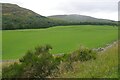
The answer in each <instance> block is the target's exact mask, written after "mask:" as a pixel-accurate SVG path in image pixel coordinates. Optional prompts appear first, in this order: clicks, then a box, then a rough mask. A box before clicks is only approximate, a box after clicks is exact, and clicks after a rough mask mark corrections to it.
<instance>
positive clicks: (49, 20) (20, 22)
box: [2, 3, 116, 30]
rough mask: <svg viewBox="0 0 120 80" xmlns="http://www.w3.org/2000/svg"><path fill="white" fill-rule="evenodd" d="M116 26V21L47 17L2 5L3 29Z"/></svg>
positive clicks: (91, 18)
mask: <svg viewBox="0 0 120 80" xmlns="http://www.w3.org/2000/svg"><path fill="white" fill-rule="evenodd" d="M84 24H85V25H116V22H115V21H111V20H104V19H97V18H93V17H89V16H82V15H56V16H49V17H45V16H42V15H39V14H37V13H35V12H33V11H31V10H28V9H25V8H22V7H20V6H18V5H16V4H10V3H2V29H3V30H14V29H36V28H48V27H52V26H60V25H84Z"/></svg>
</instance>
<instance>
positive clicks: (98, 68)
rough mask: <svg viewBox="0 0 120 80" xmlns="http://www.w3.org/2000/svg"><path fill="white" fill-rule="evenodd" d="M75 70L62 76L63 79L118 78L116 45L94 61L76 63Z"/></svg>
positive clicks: (100, 54)
mask: <svg viewBox="0 0 120 80" xmlns="http://www.w3.org/2000/svg"><path fill="white" fill-rule="evenodd" d="M74 67H75V69H74V70H73V71H71V72H67V73H64V74H62V75H61V76H60V77H63V78H66V77H67V78H118V44H115V45H113V46H112V47H111V48H109V49H107V50H106V51H104V52H102V53H99V54H98V57H97V58H96V60H91V61H86V62H77V63H75V64H74Z"/></svg>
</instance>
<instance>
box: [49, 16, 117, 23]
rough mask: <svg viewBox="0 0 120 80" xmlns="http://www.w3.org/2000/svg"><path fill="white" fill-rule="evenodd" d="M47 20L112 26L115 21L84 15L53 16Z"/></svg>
mask: <svg viewBox="0 0 120 80" xmlns="http://www.w3.org/2000/svg"><path fill="white" fill-rule="evenodd" d="M48 17H49V18H52V19H58V20H64V21H68V22H72V23H83V22H86V23H87V22H88V23H103V24H114V23H116V22H115V21H112V20H107V19H97V18H94V17H90V16H84V15H77V14H74V15H53V16H48Z"/></svg>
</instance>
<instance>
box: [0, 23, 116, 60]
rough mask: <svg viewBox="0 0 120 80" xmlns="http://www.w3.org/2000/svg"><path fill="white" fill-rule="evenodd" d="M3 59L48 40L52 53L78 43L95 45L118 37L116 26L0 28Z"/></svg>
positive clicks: (73, 47)
mask: <svg viewBox="0 0 120 80" xmlns="http://www.w3.org/2000/svg"><path fill="white" fill-rule="evenodd" d="M2 34H3V37H2V38H3V39H2V40H3V41H2V42H3V45H2V46H3V47H2V48H3V53H2V54H3V55H2V56H3V59H18V58H20V57H22V56H23V55H24V54H25V52H26V51H27V50H30V49H33V48H34V47H35V46H37V45H44V44H50V45H52V47H53V49H52V50H51V53H53V54H56V53H69V52H71V51H73V50H75V49H77V48H79V46H80V45H83V46H86V47H89V48H97V47H102V46H105V45H106V44H108V43H111V42H112V41H114V40H117V36H118V35H117V34H118V33H117V27H113V26H96V25H94V26H93V25H76V26H58V27H53V28H48V29H29V30H7V31H3V32H2Z"/></svg>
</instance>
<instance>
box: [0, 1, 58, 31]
mask: <svg viewBox="0 0 120 80" xmlns="http://www.w3.org/2000/svg"><path fill="white" fill-rule="evenodd" d="M2 13H3V14H2V16H3V29H29V28H46V27H50V26H54V25H58V24H59V23H60V22H59V23H58V22H57V21H55V20H52V19H49V18H47V17H44V16H41V15H39V14H37V13H35V12H33V11H31V10H28V9H25V8H21V7H19V6H18V5H15V4H8V3H2Z"/></svg>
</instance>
